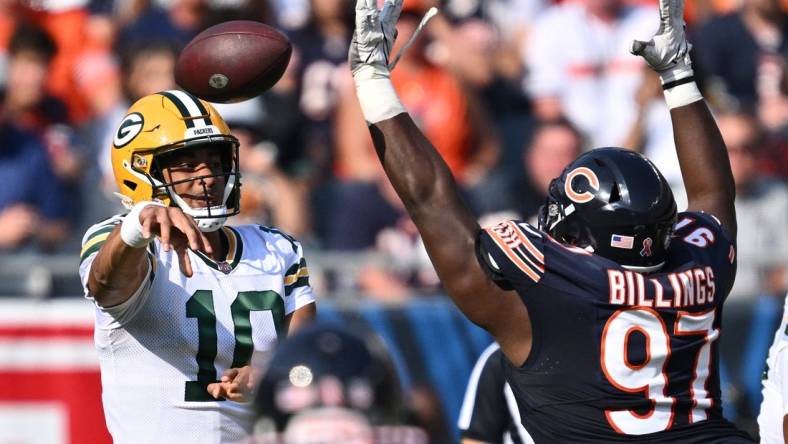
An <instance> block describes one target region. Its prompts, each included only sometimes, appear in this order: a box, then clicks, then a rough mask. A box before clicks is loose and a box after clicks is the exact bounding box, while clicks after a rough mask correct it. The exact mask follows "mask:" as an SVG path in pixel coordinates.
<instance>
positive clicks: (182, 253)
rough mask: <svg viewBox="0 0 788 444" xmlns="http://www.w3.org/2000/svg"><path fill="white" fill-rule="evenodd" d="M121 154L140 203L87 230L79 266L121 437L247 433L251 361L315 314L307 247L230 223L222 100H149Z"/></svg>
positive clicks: (220, 438)
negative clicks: (215, 103)
mask: <svg viewBox="0 0 788 444" xmlns="http://www.w3.org/2000/svg"><path fill="white" fill-rule="evenodd" d="M110 149H111V150H112V163H113V171H114V174H115V180H116V182H117V186H118V189H119V190H120V193H119V194H120V195H121V196H122V199H123V203H124V205H125V206H126V207H127V208H128V209H129V212H128V213H127V214H123V215H117V216H114V217H111V218H109V219H107V220H105V221H103V222H100V223H98V224H96V225H94V226H92V227H91V228H90V229H88V231H87V233H85V236H84V238H83V240H82V252H81V255H80V266H79V273H80V277H81V279H82V285H83V287H84V289H85V296H86V297H87V298H88V299H90V300H92V301H93V302H94V303H95V319H96V321H95V324H96V325H95V344H96V348H97V350H98V352H99V361H100V366H101V381H102V386H103V395H102V398H103V403H104V414H105V417H106V421H107V427H108V428H109V431H110V433H111V434H112V437H113V440H114V441H115V442H118V443H124V442H128V443H150V442H182V443H220V442H222V443H224V442H238V441H241V440H243V439H245V438H246V437H247V436H248V435H249V434H250V433H251V428H252V421H253V417H254V412H253V409H252V407H251V404H250V403H249V391H250V389H251V385H252V382H253V379H254V375H253V374H252V372H251V368H252V367H251V365H250V364H251V363H252V360H253V359H257V358H260V357H266V356H267V354H269V353H270V352H272V351H273V348H274V347H275V346H276V344H277V340H278V339H279V338H281V337H282V336H283V335H286V334H287V332H288V331H289V330H294V329H296V328H298V326H300V325H302V324H304V323H306V322H309V321H310V320H311V319H312V318H314V315H315V299H314V295H313V293H312V289H311V287H310V286H309V271H308V269H307V266H306V261H305V259H304V252H303V249H302V247H301V245H300V244H299V243H298V242H297V241H296V240H294V239H293V238H291V237H290V236H288V235H286V234H284V233H282V232H280V231H279V230H277V229H275V228H269V227H265V226H258V225H243V226H236V227H232V226H227V225H225V222H226V221H227V219H228V218H229V217H231V216H233V215H234V214H237V213H238V212H239V210H240V208H239V205H238V202H239V200H240V185H241V184H240V174H239V171H238V140H237V139H236V138H235V137H234V136H232V135H231V134H230V131H229V129H228V127H227V124H226V123H225V122H224V121H223V120H222V118H221V116H220V115H219V114H218V113H217V112H216V110H215V109H214V108H213V107H212V106H211V105H210V104H208V103H206V102H203V101H201V100H200V99H198V98H196V97H194V96H192V95H190V94H188V93H186V92H183V91H177V90H173V91H164V92H161V93H158V94H152V95H149V96H146V97H143V98H142V99H140V100H139V101H137V102H136V103H135V104H134V105H132V106H131V108H130V109H129V111H128V113H127V114H126V117H125V118H124V119H123V121H122V122H121V123H120V125H119V126H118V130H117V133H116V135H115V138H114V141H113V145H112V147H111V148H110Z"/></svg>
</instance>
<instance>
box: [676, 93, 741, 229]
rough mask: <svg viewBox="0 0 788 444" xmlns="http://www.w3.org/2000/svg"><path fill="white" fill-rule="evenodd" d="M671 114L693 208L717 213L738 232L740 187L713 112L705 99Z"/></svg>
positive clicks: (678, 152)
mask: <svg viewBox="0 0 788 444" xmlns="http://www.w3.org/2000/svg"><path fill="white" fill-rule="evenodd" d="M670 116H671V119H672V121H673V136H674V139H675V142H676V152H677V154H678V158H679V164H680V166H681V173H682V176H683V178H684V185H685V187H686V190H687V199H688V202H689V209H690V210H696V211H697V210H703V211H707V212H710V213H712V214H714V216H716V217H718V218H719V219H720V220H721V221H722V222H723V224H724V225H725V226H726V228H727V229H728V230H730V231H731V233H735V232H736V215H735V212H734V211H733V209H734V206H733V201H734V196H735V193H736V190H735V186H734V181H733V175H732V174H731V167H730V161H729V160H728V152H727V149H726V148H725V143H724V142H723V140H722V136H721V135H720V131H719V129H718V128H717V124H716V123H715V121H714V118H713V117H712V115H711V112H710V111H709V109H708V107H707V106H706V103H705V102H704V101H702V100H701V101H697V102H694V103H691V104H689V105H685V106H681V107H678V108H674V109H672V110H671V111H670Z"/></svg>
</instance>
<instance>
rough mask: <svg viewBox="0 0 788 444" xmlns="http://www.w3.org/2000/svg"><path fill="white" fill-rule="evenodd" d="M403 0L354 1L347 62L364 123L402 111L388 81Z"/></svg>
mask: <svg viewBox="0 0 788 444" xmlns="http://www.w3.org/2000/svg"><path fill="white" fill-rule="evenodd" d="M403 1H404V0H386V2H385V3H384V5H383V9H382V10H378V8H377V0H356V29H355V31H354V32H353V40H352V41H351V43H350V50H349V51H348V62H349V63H350V70H351V72H352V73H353V80H354V81H355V83H356V95H357V96H358V99H359V103H360V104H361V111H362V112H363V113H364V118H365V119H366V120H367V123H368V124H374V123H377V122H380V121H381V120H385V119H389V118H391V117H394V116H396V115H397V114H401V113H403V112H405V107H403V106H402V103H400V101H399V98H398V97H397V93H396V91H395V90H394V86H393V85H392V84H391V81H390V80H389V76H390V74H391V73H390V71H389V61H390V60H389V58H390V55H391V48H392V47H393V46H394V41H395V40H396V39H397V20H398V19H399V15H400V12H401V11H402V3H403Z"/></svg>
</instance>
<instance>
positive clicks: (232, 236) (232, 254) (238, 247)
mask: <svg viewBox="0 0 788 444" xmlns="http://www.w3.org/2000/svg"><path fill="white" fill-rule="evenodd" d="M219 234H220V235H221V236H223V237H224V239H225V240H226V241H227V257H225V258H224V260H223V261H214V260H213V259H211V258H210V257H208V256H206V255H205V253H203V252H201V251H195V252H194V253H195V254H196V255H197V257H199V258H200V259H202V261H203V262H205V264H206V265H208V266H209V267H211V268H212V269H214V270H216V271H220V272H222V273H224V274H229V273H230V272H232V271H233V270H235V267H236V266H237V265H238V263H239V262H241V255H243V242H242V241H241V235H240V234H239V233H238V231H236V230H235V229H234V228H232V227H226V226H225V227H222V228H221V230H220V231H219Z"/></svg>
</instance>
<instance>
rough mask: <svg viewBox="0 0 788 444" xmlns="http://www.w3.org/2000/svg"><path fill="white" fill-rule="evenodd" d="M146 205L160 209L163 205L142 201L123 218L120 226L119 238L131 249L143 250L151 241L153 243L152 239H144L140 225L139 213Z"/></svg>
mask: <svg viewBox="0 0 788 444" xmlns="http://www.w3.org/2000/svg"><path fill="white" fill-rule="evenodd" d="M148 205H158V206H160V207H164V206H165V205H164V204H162V203H159V202H149V201H142V202H139V203H137V204H136V205H134V207H132V209H131V211H129V214H127V215H126V217H124V218H123V222H122V223H121V224H120V238H121V240H123V243H125V244H126V245H128V246H129V247H132V248H143V247H146V246H147V245H148V244H149V243H151V241H153V239H154V237H153V236H151V237H150V238H147V239H146V238H145V237H144V236H143V235H142V224H141V223H140V213H141V212H142V210H143V209H144V208H145V207H147V206H148Z"/></svg>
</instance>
